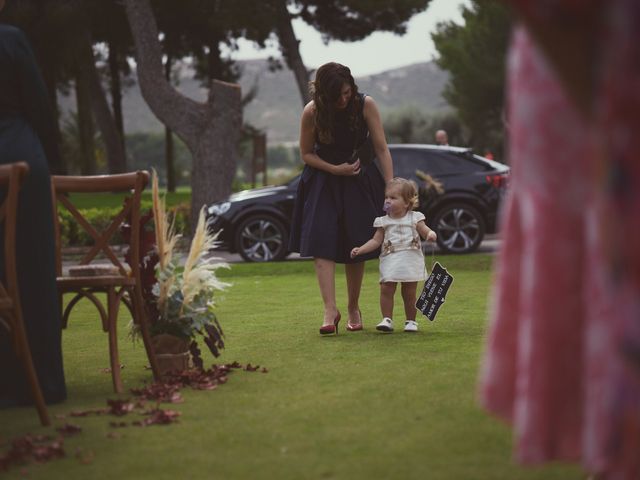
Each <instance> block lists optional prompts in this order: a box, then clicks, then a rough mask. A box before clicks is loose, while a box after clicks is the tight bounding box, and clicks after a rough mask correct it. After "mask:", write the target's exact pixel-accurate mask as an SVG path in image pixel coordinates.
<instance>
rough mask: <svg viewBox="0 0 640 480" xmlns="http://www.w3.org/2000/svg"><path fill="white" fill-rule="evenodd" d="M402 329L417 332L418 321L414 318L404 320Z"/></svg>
mask: <svg viewBox="0 0 640 480" xmlns="http://www.w3.org/2000/svg"><path fill="white" fill-rule="evenodd" d="M404 331H405V332H417V331H418V322H416V321H415V320H407V321H406V322H404Z"/></svg>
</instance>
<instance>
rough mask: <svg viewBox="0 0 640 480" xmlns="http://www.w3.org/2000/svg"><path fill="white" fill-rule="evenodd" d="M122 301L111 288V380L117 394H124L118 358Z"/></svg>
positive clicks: (108, 305) (108, 312) (108, 298)
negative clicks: (118, 327) (119, 308)
mask: <svg viewBox="0 0 640 480" xmlns="http://www.w3.org/2000/svg"><path fill="white" fill-rule="evenodd" d="M119 304H120V301H119V300H118V295H117V294H116V290H115V288H109V290H108V292H107V317H108V321H109V360H110V362H111V378H112V380H113V389H114V391H115V392H116V393H122V391H123V387H122V378H121V376H120V359H119V356H118V330H117V323H118V307H119Z"/></svg>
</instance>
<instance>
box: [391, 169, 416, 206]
mask: <svg viewBox="0 0 640 480" xmlns="http://www.w3.org/2000/svg"><path fill="white" fill-rule="evenodd" d="M395 187H398V190H399V192H400V195H401V196H402V199H403V200H404V201H405V202H407V203H408V204H409V208H410V209H411V210H413V209H415V208H418V186H417V185H416V182H414V181H413V180H407V179H406V178H402V177H395V178H392V179H391V180H389V183H387V189H389V188H395Z"/></svg>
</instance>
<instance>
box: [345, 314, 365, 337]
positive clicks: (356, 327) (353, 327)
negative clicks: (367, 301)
mask: <svg viewBox="0 0 640 480" xmlns="http://www.w3.org/2000/svg"><path fill="white" fill-rule="evenodd" d="M358 317H359V318H360V321H359V322H358V323H351V322H348V321H347V330H348V331H349V332H358V331H360V330H362V329H363V328H364V327H363V326H362V312H361V311H360V309H358Z"/></svg>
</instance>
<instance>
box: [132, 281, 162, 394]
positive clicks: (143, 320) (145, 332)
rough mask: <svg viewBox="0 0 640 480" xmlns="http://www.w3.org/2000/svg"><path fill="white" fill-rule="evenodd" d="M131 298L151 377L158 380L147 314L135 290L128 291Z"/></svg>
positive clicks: (158, 375)
mask: <svg viewBox="0 0 640 480" xmlns="http://www.w3.org/2000/svg"><path fill="white" fill-rule="evenodd" d="M130 295H131V300H132V303H133V312H134V315H135V316H136V318H135V319H134V321H136V322H137V323H138V325H140V333H141V334H142V343H143V344H144V348H145V350H146V351H147V358H148V359H149V365H150V366H151V372H152V373H153V379H154V380H155V381H156V382H159V381H160V373H159V370H158V364H157V361H156V354H155V352H154V350H153V346H152V345H151V334H150V333H149V322H148V321H147V315H146V312H145V309H144V304H143V302H142V301H141V298H140V297H139V296H138V295H136V292H135V291H130Z"/></svg>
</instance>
